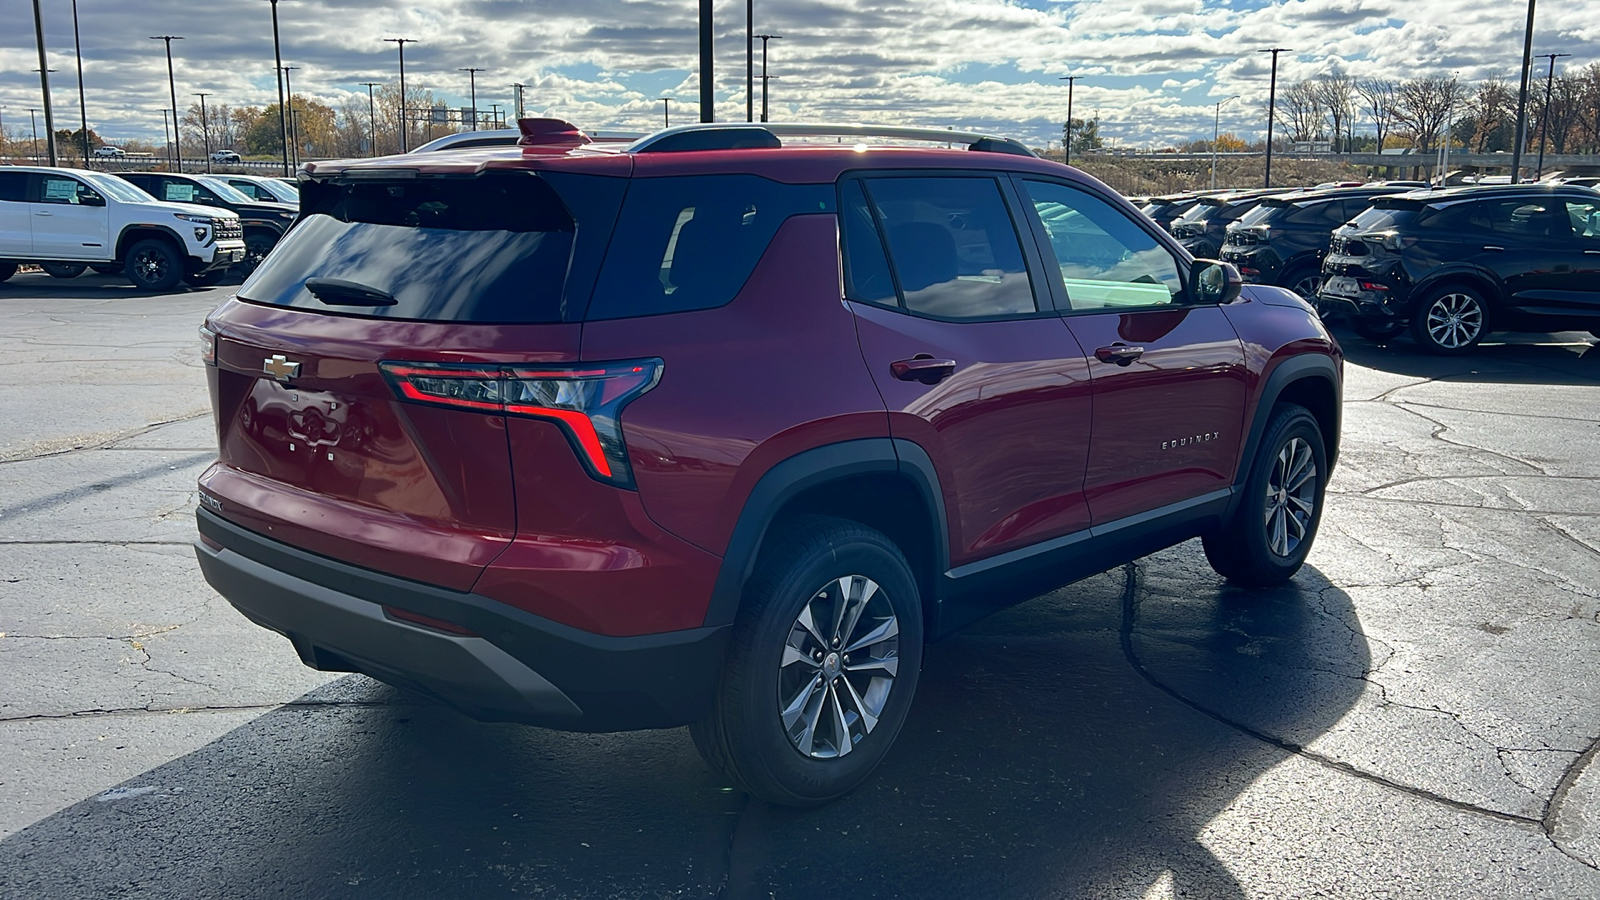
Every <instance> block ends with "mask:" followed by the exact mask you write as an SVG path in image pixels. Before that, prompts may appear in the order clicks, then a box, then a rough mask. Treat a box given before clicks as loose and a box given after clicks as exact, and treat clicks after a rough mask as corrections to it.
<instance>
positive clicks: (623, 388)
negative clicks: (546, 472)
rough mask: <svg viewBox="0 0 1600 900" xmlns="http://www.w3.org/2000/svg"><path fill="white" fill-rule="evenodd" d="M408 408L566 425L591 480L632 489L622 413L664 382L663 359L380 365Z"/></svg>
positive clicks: (631, 472) (392, 363)
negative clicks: (570, 363) (442, 408)
mask: <svg viewBox="0 0 1600 900" xmlns="http://www.w3.org/2000/svg"><path fill="white" fill-rule="evenodd" d="M380 365H381V367H382V369H383V373H384V375H386V376H387V377H388V379H389V384H390V385H391V386H393V388H394V390H395V393H396V394H398V395H399V396H400V398H401V399H402V400H408V401H411V402H413V403H427V404H430V405H433V406H448V407H452V408H455V409H470V410H477V411H480V412H494V413H502V414H504V415H511V416H528V417H530V418H535V419H546V420H549V421H553V422H557V423H559V424H560V425H561V429H562V431H563V432H564V433H565V434H566V435H567V439H568V440H569V441H571V442H572V445H573V449H574V450H576V451H577V454H578V458H579V459H581V460H583V463H584V466H585V467H586V468H587V469H588V470H589V474H590V475H593V476H594V477H595V478H597V479H599V480H601V481H604V482H606V483H608V484H614V485H616V486H618V487H625V488H631V487H633V470H632V468H631V467H630V466H629V465H628V448H627V447H626V446H625V445H624V443H623V440H622V422H621V420H620V417H621V415H622V408H623V407H624V406H626V405H628V403H630V402H632V401H633V400H634V399H635V398H637V397H639V396H641V395H642V394H644V393H645V392H646V391H648V390H650V389H651V388H653V387H655V386H656V383H657V382H658V381H660V380H661V370H662V367H663V366H662V362H661V360H659V359H636V360H628V361H625V362H614V363H596V364H590V365H582V366H484V365H470V364H468V365H457V364H445V363H409V362H385V363H381V364H380Z"/></svg>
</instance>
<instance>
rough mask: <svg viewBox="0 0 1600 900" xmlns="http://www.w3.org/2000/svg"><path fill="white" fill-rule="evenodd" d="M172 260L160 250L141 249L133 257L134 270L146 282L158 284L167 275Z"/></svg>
mask: <svg viewBox="0 0 1600 900" xmlns="http://www.w3.org/2000/svg"><path fill="white" fill-rule="evenodd" d="M171 264H172V263H171V261H170V260H168V259H167V256H166V254H164V253H162V252H160V251H159V250H152V249H146V250H140V251H139V252H138V253H137V254H135V255H134V257H133V270H134V271H135V272H137V273H138V275H139V280H140V281H143V282H144V283H145V284H156V283H158V282H160V281H161V279H163V278H166V277H167V271H168V267H169V266H170V265H171Z"/></svg>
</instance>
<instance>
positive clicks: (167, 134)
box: [161, 109, 172, 166]
mask: <svg viewBox="0 0 1600 900" xmlns="http://www.w3.org/2000/svg"><path fill="white" fill-rule="evenodd" d="M168 115H169V112H168V110H165V109H163V110H162V111H161V137H162V138H163V139H165V140H166V142H167V165H169V166H170V165H172V129H170V128H168V127H167V116H168Z"/></svg>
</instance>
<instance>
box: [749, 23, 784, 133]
mask: <svg viewBox="0 0 1600 900" xmlns="http://www.w3.org/2000/svg"><path fill="white" fill-rule="evenodd" d="M756 37H758V38H760V39H761V121H763V122H765V121H767V82H768V81H771V80H772V79H773V78H776V77H777V76H775V75H768V74H767V41H781V40H783V35H781V34H758V35H756Z"/></svg>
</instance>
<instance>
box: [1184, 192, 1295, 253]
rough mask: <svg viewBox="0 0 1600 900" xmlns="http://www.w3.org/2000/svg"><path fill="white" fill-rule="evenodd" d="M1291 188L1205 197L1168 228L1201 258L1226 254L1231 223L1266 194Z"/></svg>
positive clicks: (1185, 246) (1253, 207) (1185, 247)
mask: <svg viewBox="0 0 1600 900" xmlns="http://www.w3.org/2000/svg"><path fill="white" fill-rule="evenodd" d="M1291 190H1292V189H1290V188H1273V189H1271V190H1265V189H1257V190H1251V191H1234V192H1231V193H1227V194H1215V195H1212V196H1209V197H1201V198H1200V199H1199V201H1197V202H1196V203H1195V205H1194V206H1193V207H1191V208H1190V209H1189V211H1188V212H1186V213H1184V214H1183V215H1181V216H1179V217H1178V218H1176V219H1174V220H1173V222H1172V224H1171V225H1170V226H1168V228H1167V230H1168V231H1171V232H1172V236H1173V237H1175V238H1177V239H1178V243H1180V244H1182V245H1183V249H1185V250H1187V251H1189V252H1190V253H1192V254H1194V256H1195V257H1196V258H1197V259H1209V258H1212V257H1217V256H1220V255H1222V242H1223V241H1224V240H1225V239H1226V238H1227V233H1228V226H1229V225H1230V224H1231V223H1233V222H1236V221H1238V220H1239V218H1240V217H1241V216H1243V215H1244V214H1245V213H1247V212H1249V211H1250V210H1252V209H1255V208H1256V204H1258V203H1260V202H1261V201H1262V199H1263V198H1265V197H1268V196H1271V195H1274V194H1285V193H1286V192H1288V191H1291Z"/></svg>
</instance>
